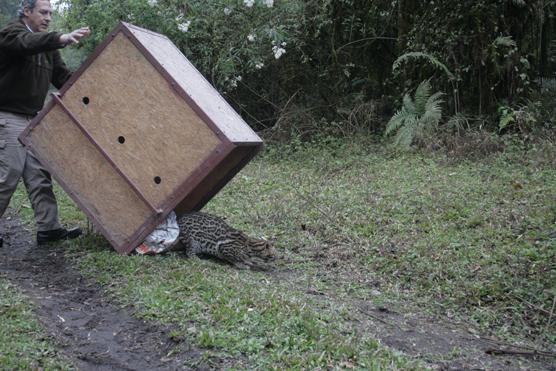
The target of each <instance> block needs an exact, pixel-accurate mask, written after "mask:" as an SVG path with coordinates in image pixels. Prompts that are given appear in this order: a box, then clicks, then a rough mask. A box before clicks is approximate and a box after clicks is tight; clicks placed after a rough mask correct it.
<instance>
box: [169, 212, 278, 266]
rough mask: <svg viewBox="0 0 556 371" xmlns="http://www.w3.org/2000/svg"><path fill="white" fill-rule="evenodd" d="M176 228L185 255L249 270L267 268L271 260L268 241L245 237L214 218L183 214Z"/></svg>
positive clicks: (270, 249)
mask: <svg viewBox="0 0 556 371" xmlns="http://www.w3.org/2000/svg"><path fill="white" fill-rule="evenodd" d="M178 226H179V228H180V234H179V240H180V243H181V244H182V246H183V247H184V248H185V252H186V254H187V255H188V256H192V255H208V256H212V257H216V258H218V259H221V260H224V261H227V262H229V263H231V264H233V265H235V266H236V267H238V268H252V269H268V268H269V266H268V262H270V261H271V260H273V259H274V257H275V251H274V248H273V247H272V245H271V244H270V243H269V242H268V241H266V240H262V239H256V238H252V237H249V236H247V235H246V234H245V233H243V232H241V231H239V230H237V229H235V228H233V227H231V226H229V225H228V224H227V223H226V222H225V221H224V220H223V219H221V218H219V217H217V216H214V215H210V214H206V213H201V212H193V213H188V214H184V215H182V216H180V217H179V218H178Z"/></svg>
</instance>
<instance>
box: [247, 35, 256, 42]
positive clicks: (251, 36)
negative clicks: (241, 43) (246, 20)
mask: <svg viewBox="0 0 556 371" xmlns="http://www.w3.org/2000/svg"><path fill="white" fill-rule="evenodd" d="M247 40H249V41H251V42H253V41H255V35H253V34H249V35H247Z"/></svg>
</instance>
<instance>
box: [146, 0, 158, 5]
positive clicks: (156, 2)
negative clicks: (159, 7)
mask: <svg viewBox="0 0 556 371" xmlns="http://www.w3.org/2000/svg"><path fill="white" fill-rule="evenodd" d="M147 2H148V3H149V5H150V6H155V5H156V4H158V0H147Z"/></svg>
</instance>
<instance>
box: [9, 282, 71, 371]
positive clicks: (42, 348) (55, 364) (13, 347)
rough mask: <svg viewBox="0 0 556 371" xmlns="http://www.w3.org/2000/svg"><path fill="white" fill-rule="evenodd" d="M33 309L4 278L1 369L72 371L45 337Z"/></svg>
mask: <svg viewBox="0 0 556 371" xmlns="http://www.w3.org/2000/svg"><path fill="white" fill-rule="evenodd" d="M32 310H33V308H32V306H31V305H30V304H29V301H28V299H27V298H26V297H24V296H23V295H22V294H21V293H20V292H19V291H17V289H16V288H15V287H13V285H11V284H10V283H9V282H8V281H7V280H6V279H4V278H1V277H0V322H1V323H2V326H0V365H2V369H3V370H45V369H46V370H49V369H50V370H53V369H55V370H69V369H71V366H70V363H69V362H67V361H66V360H65V359H64V358H63V357H62V356H61V355H60V354H59V353H58V351H57V350H56V349H55V348H54V346H53V345H52V341H50V339H48V338H47V337H45V335H44V334H45V329H44V328H43V327H42V326H41V325H40V324H39V323H38V322H37V321H36V320H35V318H34V316H33V313H32Z"/></svg>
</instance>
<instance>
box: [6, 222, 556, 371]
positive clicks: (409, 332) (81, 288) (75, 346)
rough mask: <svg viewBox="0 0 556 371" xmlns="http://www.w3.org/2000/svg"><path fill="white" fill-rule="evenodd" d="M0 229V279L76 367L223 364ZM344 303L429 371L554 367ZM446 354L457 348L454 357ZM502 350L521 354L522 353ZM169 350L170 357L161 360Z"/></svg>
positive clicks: (444, 327) (421, 320) (431, 325)
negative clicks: (205, 359)
mask: <svg viewBox="0 0 556 371" xmlns="http://www.w3.org/2000/svg"><path fill="white" fill-rule="evenodd" d="M0 230H3V231H4V235H5V241H4V247H3V248H2V249H0V274H1V275H2V276H6V277H7V278H8V279H9V280H10V281H11V282H13V283H14V284H15V285H17V286H18V287H19V288H20V289H22V290H23V292H24V293H25V294H26V295H28V296H29V297H30V298H31V299H32V300H33V301H34V302H35V305H36V308H37V309H36V313H37V316H38V318H39V320H40V321H41V322H42V323H43V324H44V325H45V326H46V327H47V329H48V332H49V334H50V335H51V336H52V337H53V338H54V339H56V343H57V345H58V346H59V347H60V349H61V350H62V352H63V353H64V354H65V355H66V356H67V357H68V358H69V359H70V360H71V361H72V362H73V363H74V365H75V366H76V367H77V368H78V369H80V370H178V369H180V370H181V369H185V370H187V369H193V368H194V369H195V370H199V369H221V368H226V366H230V364H229V363H228V362H229V361H230V360H215V359H211V364H210V365H208V364H203V363H202V362H201V361H200V358H201V354H202V352H203V350H202V349H199V348H197V347H195V346H192V345H191V344H187V343H186V341H183V340H180V341H175V340H173V339H171V338H170V337H169V335H168V334H169V333H170V330H171V329H170V328H167V327H164V326H160V325H156V324H150V323H147V322H144V321H141V320H139V319H137V318H135V317H133V313H132V311H131V309H129V308H121V307H119V306H117V305H115V304H114V303H111V302H110V300H109V299H108V298H107V297H106V296H104V294H103V291H102V289H101V288H100V287H99V286H98V285H97V284H95V283H94V282H91V281H88V280H87V279H85V278H83V277H82V276H81V275H80V274H79V273H77V272H76V271H75V270H73V269H72V267H71V264H70V263H69V262H68V261H67V260H66V259H65V258H64V254H63V248H61V247H56V246H51V247H37V246H36V244H35V241H34V236H33V234H32V232H31V231H29V230H27V229H25V228H24V227H23V226H22V225H21V224H20V223H19V221H18V220H17V219H16V218H14V217H11V216H9V215H5V216H4V217H3V218H2V219H1V220H0ZM230 269H232V268H230ZM271 275H272V276H273V279H285V277H282V274H281V273H280V272H275V273H273V274H271ZM290 277H291V276H290ZM307 294H308V295H315V293H311V292H308V293H307ZM317 295H318V296H320V297H321V298H322V300H327V301H328V300H334V297H333V295H328V294H326V293H317ZM351 305H352V307H353V308H354V311H353V318H354V321H355V323H354V325H355V326H357V327H358V328H359V329H361V330H363V331H365V332H367V333H369V334H372V336H374V337H376V338H377V339H380V341H381V342H382V343H384V344H386V345H388V346H390V347H391V348H393V349H397V350H400V351H402V352H404V353H406V354H407V355H409V356H413V357H416V358H418V359H422V360H423V361H425V362H426V363H427V364H428V365H429V366H430V367H432V368H435V369H440V370H556V364H555V363H553V362H551V361H553V360H552V359H548V358H546V357H545V358H543V357H540V358H535V357H533V356H532V355H531V354H529V355H528V354H525V356H524V355H523V354H522V355H520V356H517V355H516V354H506V355H491V354H487V351H488V350H493V349H498V350H500V349H507V348H505V347H504V346H503V345H501V344H500V343H499V342H496V341H495V340H494V341H491V340H488V339H485V338H480V337H478V336H476V335H474V334H471V333H469V332H467V330H465V329H462V328H461V327H458V326H456V325H453V324H450V323H439V322H437V321H432V320H430V319H427V318H425V317H422V316H418V315H407V314H400V313H396V312H392V311H390V310H388V309H387V308H379V307H375V306H373V305H372V304H371V303H369V302H365V301H354V302H353V303H351ZM454 349H458V350H459V351H458V352H457V354H455V353H454ZM510 350H511V351H518V352H519V351H525V353H527V350H526V349H523V348H520V349H510ZM170 353H171V354H172V356H168V354H170Z"/></svg>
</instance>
